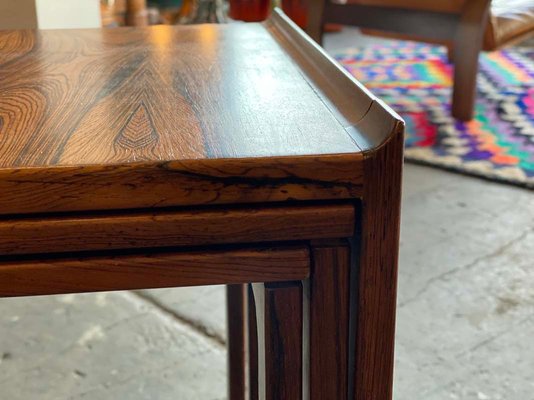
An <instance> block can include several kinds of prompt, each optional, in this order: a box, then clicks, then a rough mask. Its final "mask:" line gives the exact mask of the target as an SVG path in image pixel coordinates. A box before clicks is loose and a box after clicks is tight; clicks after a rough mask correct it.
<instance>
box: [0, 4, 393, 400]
mask: <svg viewBox="0 0 534 400" xmlns="http://www.w3.org/2000/svg"><path fill="white" fill-rule="evenodd" d="M402 137H403V123H402V121H401V120H400V119H399V117H398V116H397V115H396V114H394V113H393V112H392V111H391V110H390V109H389V108H388V107H387V106H385V105H384V104H382V103H381V102H380V101H379V100H378V99H376V98H375V97H373V95H372V94H370V93H369V92H368V91H367V90H365V89H364V88H363V87H362V86H361V85H360V84H359V83H358V82H357V81H355V80H354V79H353V78H352V77H351V76H349V75H348V74H347V73H346V72H345V71H344V70H343V69H341V68H340V67H339V66H338V65H337V64H336V63H335V62H334V61H333V60H332V59H331V58H330V57H328V56H327V55H326V54H325V53H324V52H323V50H322V49H321V48H320V47H318V46H317V45H316V44H315V43H314V42H313V41H311V40H310V39H309V38H308V37H307V36H306V35H305V34H303V33H302V31H300V30H299V29H298V28H297V27H296V26H295V25H294V24H293V23H292V22H291V21H289V20H288V19H287V18H286V17H285V16H284V15H283V14H282V13H281V12H279V11H275V12H274V14H273V16H272V17H271V19H270V20H268V21H266V22H265V23H263V24H231V25H198V26H181V27H167V26H156V27H149V28H137V29H133V28H119V29H110V30H73V31H42V32H34V31H3V32H0V296H4V297H7V296H31V295H44V294H59V293H78V292H90V291H102V290H126V289H139V288H159V287H177V286H194V285H207V284H226V285H229V286H228V314H229V325H228V330H229V366H230V368H229V375H230V384H229V398H230V399H232V400H242V399H244V398H250V399H255V398H261V399H269V400H275V399H276V400H280V399H284V400H293V399H313V400H318V399H325V400H334V399H358V400H364V399H365V400H367V399H368V400H386V399H390V398H391V386H392V383H391V382H392V368H393V338H394V325H395V288H396V271H397V251H398V239H399V237H398V236H399V203H400V180H401V167H402V147H403V139H402ZM251 284H253V285H251ZM247 352H248V356H247V354H246V353H247ZM247 359H248V360H249V361H248V362H247V363H245V361H246V360H247ZM246 391H248V392H249V393H248V394H246Z"/></svg>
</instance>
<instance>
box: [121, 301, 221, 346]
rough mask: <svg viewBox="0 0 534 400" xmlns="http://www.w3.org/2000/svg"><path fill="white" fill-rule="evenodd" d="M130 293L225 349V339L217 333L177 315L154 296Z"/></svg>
mask: <svg viewBox="0 0 534 400" xmlns="http://www.w3.org/2000/svg"><path fill="white" fill-rule="evenodd" d="M130 293H131V294H133V295H135V296H136V297H137V298H139V299H141V300H143V301H145V302H147V303H149V304H150V305H152V306H153V307H155V308H157V309H158V310H159V312H161V313H163V314H165V315H166V316H167V317H170V318H172V319H174V320H177V321H179V322H181V323H182V324H184V325H187V326H188V327H189V328H191V329H192V330H194V331H195V332H197V333H198V334H200V335H202V336H204V337H206V338H208V339H209V340H211V341H212V342H214V343H216V344H217V345H219V346H222V347H226V339H225V338H224V337H222V336H221V335H219V334H217V333H214V332H212V331H210V330H209V329H208V328H206V327H205V326H204V325H202V324H199V323H198V322H197V321H195V320H193V319H190V318H187V317H184V316H183V315H181V314H179V313H178V312H177V311H176V310H174V309H172V308H171V307H169V306H167V305H165V304H164V303H162V302H161V301H159V300H158V299H157V298H155V297H154V296H152V295H150V294H148V293H146V292H140V291H131V292H130Z"/></svg>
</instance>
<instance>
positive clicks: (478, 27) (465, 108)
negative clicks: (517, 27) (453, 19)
mask: <svg viewBox="0 0 534 400" xmlns="http://www.w3.org/2000/svg"><path fill="white" fill-rule="evenodd" d="M489 4H490V0H472V1H467V2H466V3H465V6H464V10H463V11H462V15H461V17H460V24H459V27H458V31H457V33H456V37H455V39H454V44H453V48H454V54H453V59H454V89H453V97H452V115H453V117H455V118H458V119H459V120H462V121H469V120H470V119H472V118H473V112H474V107H475V99H476V82H477V73H478V56H479V53H480V50H481V48H482V38H483V35H484V31H485V28H486V23H487V19H488V13H489Z"/></svg>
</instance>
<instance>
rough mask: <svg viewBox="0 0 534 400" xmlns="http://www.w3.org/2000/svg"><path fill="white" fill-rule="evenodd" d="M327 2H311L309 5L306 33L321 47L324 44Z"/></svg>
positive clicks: (322, 0)
mask: <svg viewBox="0 0 534 400" xmlns="http://www.w3.org/2000/svg"><path fill="white" fill-rule="evenodd" d="M325 1H328V0H310V2H309V5H308V26H307V27H306V33H307V34H308V35H309V36H310V37H311V38H312V39H313V40H315V41H316V42H317V43H319V44H320V45H322V44H323V33H324V19H323V13H324V7H325Z"/></svg>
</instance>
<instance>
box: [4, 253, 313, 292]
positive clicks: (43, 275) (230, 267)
mask: <svg viewBox="0 0 534 400" xmlns="http://www.w3.org/2000/svg"><path fill="white" fill-rule="evenodd" d="M309 264H310V261H309V251H308V248H307V247H305V246H293V247H281V248H263V249H261V248H259V249H242V250H240V249H236V250H226V251H209V250H206V251H196V252H178V251H176V252H171V251H168V252H154V253H144V254H126V255H120V254H118V255H109V254H103V255H99V256H87V255H85V256H83V257H82V256H80V257H74V256H72V255H71V256H70V257H69V258H61V257H53V258H46V257H38V258H36V259H31V258H30V259H22V258H20V257H18V258H14V259H9V260H2V261H0V297H10V296H32V295H44V294H60V293H82V292H96V291H109V290H128V289H148V288H163V287H179V286H198V285H216V284H237V283H248V282H269V281H280V280H281V281H285V280H301V279H305V278H306V277H307V276H308V275H309Z"/></svg>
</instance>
